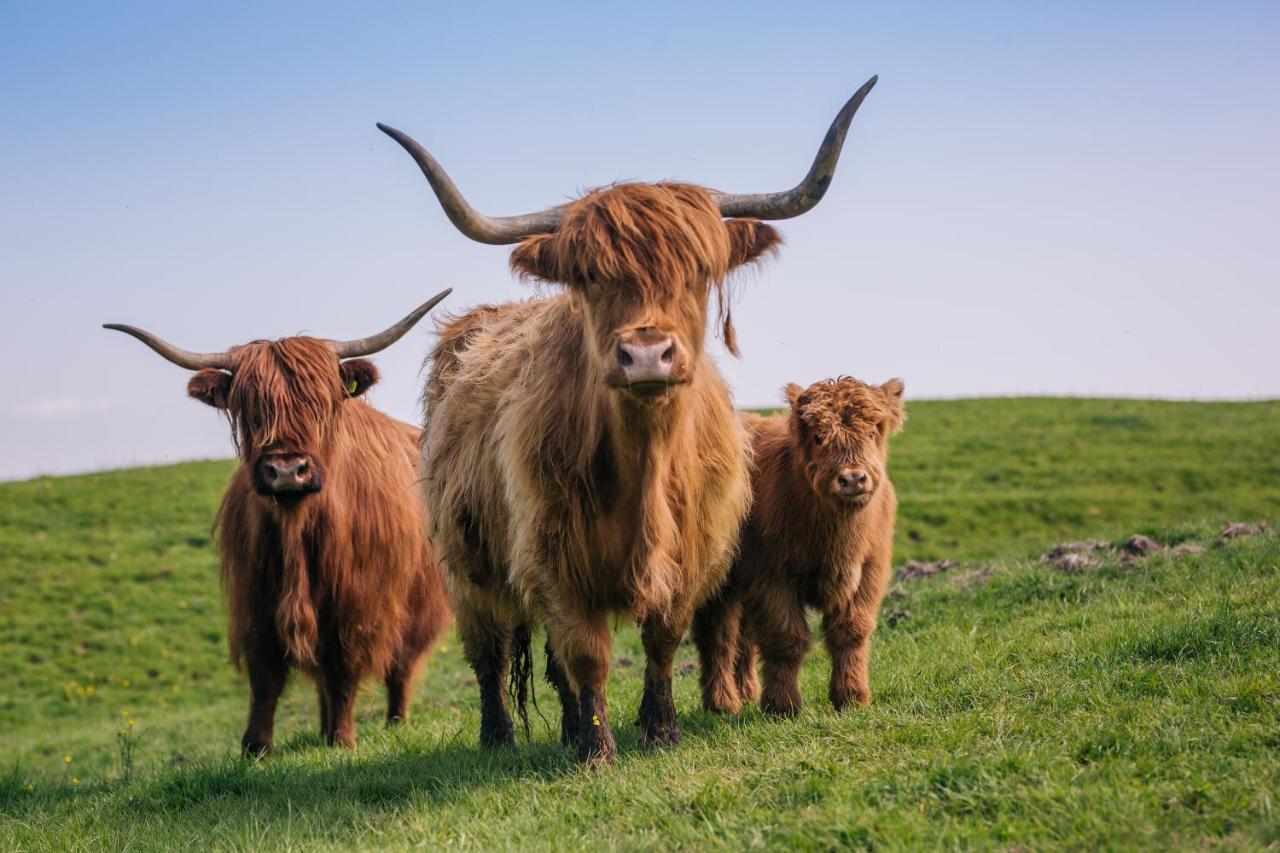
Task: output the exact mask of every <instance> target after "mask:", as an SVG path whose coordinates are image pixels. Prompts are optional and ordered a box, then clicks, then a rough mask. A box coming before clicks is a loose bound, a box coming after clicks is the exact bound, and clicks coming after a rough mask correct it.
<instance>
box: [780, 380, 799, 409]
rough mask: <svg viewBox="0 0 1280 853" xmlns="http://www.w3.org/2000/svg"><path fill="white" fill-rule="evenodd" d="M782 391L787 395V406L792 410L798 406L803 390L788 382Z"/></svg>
mask: <svg viewBox="0 0 1280 853" xmlns="http://www.w3.org/2000/svg"><path fill="white" fill-rule="evenodd" d="M782 391H783V393H784V394H786V395H787V405H788V406H790V407H791V408H793V409H794V408H795V407H796V406H797V405H799V404H800V395H801V394H803V393H804V389H803V388H801V387H800V386H799V385H797V384H796V383H794V382H789V383H787V387H786V388H783V389H782Z"/></svg>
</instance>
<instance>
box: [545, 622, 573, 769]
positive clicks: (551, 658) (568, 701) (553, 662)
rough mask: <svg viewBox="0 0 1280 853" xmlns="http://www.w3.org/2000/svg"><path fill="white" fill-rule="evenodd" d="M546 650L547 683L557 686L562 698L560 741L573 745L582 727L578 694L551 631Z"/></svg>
mask: <svg viewBox="0 0 1280 853" xmlns="http://www.w3.org/2000/svg"><path fill="white" fill-rule="evenodd" d="M546 652H547V674H546V679H547V683H548V684H550V685H551V686H552V687H554V688H555V691H556V696H557V697H559V699H560V742H561V743H562V744H564V745H565V746H573V745H574V744H576V743H577V742H578V729H579V728H580V727H581V720H580V718H579V716H578V694H577V693H575V692H574V690H573V685H571V684H570V683H569V674H568V673H567V672H565V669H564V666H563V665H562V664H561V663H560V660H559V658H557V657H556V653H555V649H554V648H552V646H551V636H550V633H548V635H547V645H546Z"/></svg>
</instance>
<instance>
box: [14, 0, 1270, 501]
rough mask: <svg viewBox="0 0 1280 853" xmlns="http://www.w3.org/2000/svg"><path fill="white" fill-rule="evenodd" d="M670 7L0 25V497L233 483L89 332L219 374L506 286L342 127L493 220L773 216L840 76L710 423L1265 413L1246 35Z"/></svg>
mask: <svg viewBox="0 0 1280 853" xmlns="http://www.w3.org/2000/svg"><path fill="white" fill-rule="evenodd" d="M547 5H554V7H555V8H554V9H551V10H548V9H547V8H545V7H546V6H547ZM690 5H691V4H679V3H672V4H665V3H647V4H631V5H628V6H621V5H620V4H598V3H591V4H587V3H583V4H537V5H535V4H519V5H513V6H511V7H503V6H501V5H494V4H480V3H470V4H430V5H428V4H403V5H378V4H362V5H361V6H360V7H356V6H354V5H353V6H349V7H332V8H330V7H327V6H322V5H319V4H305V5H304V4H297V5H293V6H285V5H273V7H272V8H271V9H269V10H263V9H258V8H254V7H253V6H250V5H248V4H245V5H232V4H219V5H218V6H217V7H213V6H206V7H203V8H200V7H197V6H195V5H194V4H144V3H131V4H127V5H121V6H118V7H116V8H108V4H84V5H77V4H71V3H67V4H60V5H59V4H37V3H7V4H5V5H4V6H3V8H2V9H0V181H2V184H3V187H4V191H3V193H0V283H2V291H0V293H2V295H0V316H3V317H4V318H5V321H6V322H5V323H4V326H5V334H4V336H3V343H0V355H3V357H4V363H5V364H7V365H10V367H11V368H15V367H16V370H12V372H11V374H10V381H9V382H8V383H7V385H8V393H7V394H6V395H5V400H4V402H3V404H0V439H2V440H0V477H19V476H28V475H31V474H34V473H40V472H58V471H69V470H85V469H91V468H98V467H107V466H118V465H128V464H137V463H144V462H163V461H169V460H174V459H183V458H195V457H208V456H221V455H228V454H229V453H230V447H231V446H230V439H229V436H228V434H227V429H226V425H225V423H224V422H223V421H222V420H221V419H220V418H219V417H218V416H217V415H216V414H215V413H214V412H212V411H211V410H209V409H207V408H205V407H203V406H201V405H200V404H198V403H196V402H194V401H190V400H188V399H186V397H185V395H184V388H185V382H186V375H185V373H184V372H183V371H181V370H180V369H178V368H176V367H173V366H171V365H169V364H167V363H164V362H163V361H161V360H160V359H158V358H157V357H156V356H154V355H153V354H152V353H150V352H149V351H147V350H146V349H144V348H143V347H142V346H141V345H139V344H138V343H136V342H135V341H132V340H130V339H128V338H125V337H124V336H121V335H117V334H114V333H110V332H106V331H102V330H101V329H100V328H99V326H100V324H101V323H103V322H108V321H117V322H129V323H135V324H138V325H142V326H145V327H147V328H150V329H152V330H153V331H155V332H157V333H158V334H160V335H162V336H164V337H168V338H170V339H172V340H174V341H176V342H178V343H180V344H182V345H184V346H187V347H189V348H192V349H213V348H224V347H227V346H230V345H231V344H235V343H240V342H243V341H247V340H250V339H253V338H259V337H276V336H281V335H286V334H293V333H298V332H303V331H306V332H311V333H315V334H318V335H322V336H334V337H338V336H341V337H350V336H356V335H360V334H366V333H368V332H369V331H371V330H373V329H376V328H380V327H382V326H384V325H386V324H387V323H389V322H390V321H392V320H394V319H396V318H398V317H399V316H401V315H402V314H404V313H405V312H406V311H407V310H408V309H409V308H411V307H413V306H414V305H416V304H417V303H418V302H420V301H422V300H423V299H425V298H426V297H427V296H429V295H431V294H432V293H434V292H436V291H437V290H439V289H441V288H443V287H446V286H451V287H453V288H454V295H453V297H451V299H450V301H449V303H448V304H449V306H450V307H451V308H453V309H455V310H456V309H460V308H462V307H465V306H467V305H470V304H474V303H479V302H488V301H495V300H505V299H513V298H520V297H522V296H525V295H528V293H529V288H528V286H526V285H523V284H520V283H519V282H517V281H515V280H514V279H513V278H512V277H511V276H510V274H509V273H508V272H507V266H506V260H507V250H504V249H502V248H499V247H490V246H482V245H480V244H477V243H473V242H471V241H469V240H467V239H465V238H463V237H462V236H461V235H459V234H458V233H457V232H456V231H454V229H453V228H452V226H450V225H449V223H448V221H447V220H446V219H445V218H444V216H443V214H442V213H441V212H440V209H439V206H438V205H437V204H436V202H435V201H434V199H433V197H432V196H430V194H429V192H428V191H427V188H426V185H425V182H424V181H423V180H422V178H421V177H420V175H419V174H418V173H417V172H416V170H415V169H414V167H413V165H412V163H411V162H410V160H409V159H408V158H407V157H406V156H405V155H404V153H403V152H402V151H400V150H399V148H398V147H397V146H395V145H394V144H393V143H392V142H391V141H390V140H388V139H386V138H385V137H383V136H382V135H381V134H380V133H378V132H377V130H376V129H375V128H374V123H375V122H376V121H386V122H389V123H391V124H394V125H396V126H398V127H401V128H403V129H404V130H406V131H408V132H409V133H411V134H413V135H414V136H415V137H417V138H418V139H419V140H420V141H421V142H422V143H423V144H424V145H426V146H427V147H428V148H429V149H430V150H431V151H432V152H433V153H434V154H435V155H436V156H437V157H439V158H440V160H441V161H442V162H443V163H444V164H445V166H446V168H448V169H449V170H450V172H451V173H452V175H453V177H454V178H455V180H457V182H458V183H459V185H460V186H461V187H462V189H463V191H464V192H465V193H466V194H467V195H468V196H469V197H470V198H471V199H472V201H473V202H474V203H475V204H476V205H477V206H478V207H479V208H480V209H481V210H484V211H486V212H489V213H495V214H502V213H515V212H523V211H525V210H528V209H533V208H538V207H543V206H546V205H548V204H552V203H557V202H559V201H562V200H564V199H566V198H569V197H572V196H573V195H575V194H576V193H578V192H580V191H581V190H583V189H585V188H588V187H591V186H595V185H599V184H603V183H608V182H610V181H614V180H618V179H640V180H656V179H662V178H681V179H686V180H692V181H696V182H699V183H704V184H707V185H710V186H714V187H717V188H721V189H726V190H731V191H743V192H751V191H760V190H773V189H782V188H785V187H788V186H790V185H792V184H793V183H794V182H795V181H796V180H798V179H799V177H800V176H801V175H802V174H803V173H804V171H805V169H806V168H807V167H808V163H809V160H810V158H811V157H812V156H813V153H814V151H815V149H816V146H817V143H818V141H819V140H820V138H821V136H822V134H823V132H824V131H825V128H826V126H827V124H828V123H829V121H830V120H831V117H832V116H833V115H834V113H835V111H836V110H837V109H838V108H839V106H840V105H841V104H842V103H843V101H844V100H845V99H846V98H847V97H848V96H849V94H850V93H852V92H853V90H854V89H855V88H857V86H858V85H860V84H861V83H862V82H863V81H864V80H865V79H866V78H867V77H869V76H870V75H871V74H873V73H878V74H879V75H880V78H881V81H880V85H879V86H878V87H877V88H876V90H875V91H874V92H873V93H872V95H871V96H870V97H869V98H868V100H867V102H866V104H865V105H864V107H863V109H862V111H861V112H860V113H859V116H858V118H857V119H856V120H855V122H854V127H853V130H852V132H851V135H850V138H849V143H848V144H847V146H846V149H845V154H844V157H843V160H842V162H841V165H840V168H839V170H838V171H837V173H836V177H835V181H834V182H833V185H832V189H831V191H830V193H829V194H828V196H827V198H826V199H825V200H824V201H823V203H822V204H821V205H820V206H819V207H818V208H817V209H816V210H814V211H813V212H812V213H810V214H808V215H807V216H805V217H803V218H801V219H797V220H792V221H789V222H785V223H781V224H780V227H781V230H782V231H783V233H784V235H785V237H786V239H787V245H786V246H785V247H784V249H783V251H782V253H781V254H780V256H779V257H778V258H777V259H776V260H775V261H773V262H771V263H770V264H768V265H767V266H765V267H764V268H763V269H761V270H759V271H758V272H753V273H751V274H749V275H746V276H743V277H742V278H741V279H740V281H739V286H738V288H737V294H738V295H737V302H736V305H735V317H736V319H737V323H738V331H739V339H740V342H741V346H742V350H743V353H744V357H743V358H742V359H741V360H734V359H731V358H729V357H727V356H725V357H723V358H722V359H721V364H722V366H723V368H724V370H725V372H726V374H727V375H728V377H729V378H730V381H731V382H732V384H733V386H734V388H735V390H736V394H737V398H738V400H739V402H740V403H741V404H743V405H759V404H767V403H770V402H773V401H775V400H776V399H778V394H779V391H778V389H779V388H780V387H781V386H782V385H783V384H785V383H786V382H790V381H796V382H801V383H807V382H810V381H813V380H815V379H818V378H822V377H825V376H830V375H835V374H840V373H850V374H853V375H856V376H859V377H862V378H865V379H868V380H874V381H881V380H883V379H885V378H887V377H889V376H894V375H898V376H902V377H904V378H905V380H906V383H907V389H908V395H909V396H914V397H917V398H920V397H940V396H973V395H988V394H1041V393H1045V394H1088V395H1127V396H1132V395H1137V396H1167V397H1180V398H1181V397H1214V398H1219V397H1225V398H1238V397H1259V396H1267V397H1270V396H1277V395H1280V371H1277V370H1276V368H1275V365H1276V364H1277V363H1280V335H1277V333H1276V318H1277V317H1278V316H1280V241H1277V239H1276V236H1275V233H1276V226H1277V223H1278V222H1280V51H1277V50H1276V49H1275V45H1276V44H1277V43H1280V6H1278V5H1277V4H1275V3H1232V4H1213V5H1210V4H1190V3H1149V4H1148V3H1137V2H1134V3H1127V4H1102V3H1098V4H1090V3H1077V4H1047V3H1045V4H1028V3H1007V4H1005V3H1000V4H968V5H961V4H941V3H940V4H936V5H931V4H874V5H872V4H865V5H864V4H853V3H831V4H821V3H814V4H804V3H792V4H777V3H767V4H764V3H761V4H753V3H733V4H723V5H720V4H717V5H707V4H697V5H696V6H695V7H693V8H690ZM615 7H616V8H615ZM429 342H430V337H429V333H428V332H427V331H426V329H425V327H424V330H421V331H418V332H415V333H414V334H413V335H411V336H410V337H408V338H406V339H405V340H404V341H402V342H401V343H400V344H398V345H397V346H396V347H394V348H393V349H391V350H389V351H387V352H386V353H384V354H383V355H381V356H380V357H379V358H378V362H379V364H380V366H381V367H382V371H383V376H384V380H383V384H382V385H381V386H379V387H378V388H377V389H375V390H374V392H373V396H372V399H373V400H374V401H375V402H376V403H377V404H378V405H380V406H381V407H383V408H385V409H387V410H388V411H391V412H393V413H394V414H396V415H398V416H400V417H403V418H405V419H408V420H414V419H415V418H416V397H417V392H418V386H419V383H420V377H419V373H418V369H419V364H420V362H421V359H422V356H423V354H424V352H425V351H426V349H427V347H428V345H429Z"/></svg>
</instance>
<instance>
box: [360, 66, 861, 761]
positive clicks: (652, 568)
mask: <svg viewBox="0 0 1280 853" xmlns="http://www.w3.org/2000/svg"><path fill="white" fill-rule="evenodd" d="M874 82H875V81H874V79H873V80H872V81H870V82H868V83H867V85H865V86H863V87H862V89H861V90H859V92H858V93H857V94H856V95H855V96H854V97H853V98H852V99H851V100H850V101H849V102H848V104H846V105H845V107H844V109H842V110H841V112H840V114H839V115H838V116H837V117H836V120H835V122H834V123H833V124H832V126H831V129H830V130H829V131H828V134H827V137H826V139H825V140H824V141H823V144H822V148H821V149H820V151H819V154H818V157H817V159H816V160H815V162H814V165H813V167H812V168H811V169H810V172H809V175H808V176H807V177H806V179H805V181H804V182H803V183H802V184H801V185H799V186H798V187H796V188H795V189H793V190H790V191H788V192H784V193H776V194H766V195H749V196H743V195H728V194H722V193H717V192H714V191H712V190H708V189H704V188H702V187H698V186H693V185H689V184H678V183H662V184H619V185H615V186H612V187H609V188H606V189H602V190H597V191H594V192H591V193H589V194H587V195H586V196H584V197H583V198H580V199H578V200H577V201H574V202H572V203H570V204H568V205H566V206H563V207H559V208H553V209H551V210H546V211H542V212H539V213H534V214H528V215H525V216H515V217H504V218H492V217H487V216H483V215H481V214H479V213H477V212H476V211H475V210H473V209H472V208H471V207H470V205H468V204H467V202H466V200H465V199H464V198H463V197H462V195H461V194H460V193H459V192H458V190H457V188H456V187H455V186H454V184H453V182H452V181H451V180H450V179H449V177H448V176H447V175H446V174H445V173H444V171H443V170H442V169H441V168H440V166H439V164H438V163H437V162H436V161H435V160H434V158H432V156H431V155H430V154H428V153H427V152H426V151H425V150H424V149H423V148H422V147H421V146H420V145H418V144H417V143H416V142H414V141H413V140H412V139H410V138H409V137H408V136H406V135H404V134H403V133H401V132H399V131H397V130H394V129H391V128H387V127H384V126H381V125H380V127H382V129H383V130H384V131H385V132H386V133H388V134H389V135H390V136H392V137H393V138H394V139H395V140H396V141H397V142H399V143H400V145H402V146H403V147H404V148H405V150H407V151H408V152H409V153H410V154H411V155H412V156H413V158H414V160H415V161H416V162H417V164H418V166H419V167H420V168H421V169H422V171H423V173H424V174H425V175H426V177H427V179H428V181H429V182H430V184H431V186H432V188H433V190H434V191H435V193H436V195H437V197H438V198H439V199H440V202H441V204H442V206H443V207H444V209H445V212H446V213H447V214H448V216H449V218H450V219H451V220H452V222H453V223H454V225H455V226H457V227H458V229H459V230H461V231H462V232H463V233H464V234H466V235H467V236H468V237H471V238H472V239H475V240H478V241H481V242H485V243H495V244H501V243H519V246H517V248H516V249H515V250H514V252H513V253H512V255H511V265H512V267H513V268H514V269H515V270H516V271H517V272H518V273H520V274H521V275H523V276H526V277H528V278H531V279H536V280H538V281H543V282H551V283H557V284H560V285H563V287H564V289H563V290H562V291H560V292H559V293H558V294H555V295H553V296H551V297H549V298H546V299H536V300H531V301H528V302H521V303H509V304H505V305H500V306H486V307H482V308H477V309H475V310H473V311H471V312H469V313H467V314H465V315H463V316H462V317H459V318H456V319H454V320H452V321H451V322H449V323H447V324H445V326H444V327H443V329H442V330H441V338H440V342H439V344H438V346H437V348H436V350H435V353H434V355H433V361H432V368H431V374H430V377H429V379H428V382H427V390H426V394H425V395H424V397H425V402H426V424H427V425H426V429H425V434H424V438H423V456H422V461H423V466H424V468H423V470H424V486H423V488H424V493H425V495H426V499H427V505H428V507H429V509H430V513H431V518H432V520H433V522H434V524H435V526H434V528H433V534H432V541H433V542H434V543H435V544H436V546H437V547H438V548H439V549H440V554H441V557H442V559H443V561H444V564H445V569H446V573H447V576H448V579H449V584H450V593H451V598H452V600H453V603H454V607H455V609H456V610H457V614H458V624H459V630H460V633H461V635H462V640H463V645H464V647H465V652H466V656H467V660H468V661H469V662H470V663H471V666H472V667H473V668H474V670H475V673H476V678H477V680H478V682H479V687H480V703H481V723H480V741H481V743H482V744H485V745H498V744H510V743H513V742H514V732H513V727H512V722H511V717H510V713H509V711H508V708H507V701H506V695H505V693H504V686H505V684H506V681H507V677H508V671H509V669H510V668H511V666H512V662H513V661H512V658H513V652H514V655H515V664H516V679H515V680H516V681H517V682H518V683H523V679H524V678H526V677H527V676H528V673H529V670H530V664H529V659H528V644H529V633H530V630H531V629H532V628H533V626H534V625H535V624H542V625H544V626H545V627H546V630H547V638H548V639H547V649H548V659H547V680H548V681H550V682H551V683H552V684H553V685H554V686H555V688H556V690H557V693H558V695H559V698H560V701H561V708H562V714H561V738H562V740H563V742H564V743H566V744H576V745H577V751H578V757H579V759H580V760H581V761H584V762H589V763H596V762H607V761H610V760H612V759H613V757H614V754H615V751H616V747H615V743H614V738H613V733H612V731H611V729H610V727H609V716H608V713H607V709H606V704H605V681H606V678H607V676H608V673H609V665H610V662H611V660H612V653H611V642H612V638H611V633H610V624H609V623H610V616H611V615H612V614H615V613H619V612H621V613H626V614H628V615H630V616H631V617H633V618H634V619H635V620H636V621H637V622H638V624H639V625H640V627H641V633H642V636H643V641H644V648H645V653H646V657H647V665H646V667H645V677H644V695H643V698H642V700H641V703H640V710H639V715H638V719H637V722H638V724H639V726H640V729H641V734H642V743H643V745H644V746H645V747H656V746H661V745H665V744H670V743H675V742H677V741H678V740H679V739H680V730H679V727H678V725H677V722H676V714H675V705H674V703H673V701H672V695H671V674H672V659H673V656H674V654H675V650H676V647H677V645H678V644H679V642H680V638H681V637H682V635H683V634H684V633H685V631H686V630H687V629H688V627H689V624H690V622H691V620H692V616H693V612H694V609H695V608H696V607H697V605H698V604H699V603H700V602H701V601H702V600H703V599H705V598H706V597H707V596H708V595H709V594H711V593H712V591H714V590H715V589H716V588H717V587H719V586H720V584H721V582H722V581H723V579H724V577H725V574H726V572H727V571H728V568H729V563H730V560H731V559H732V555H733V550H734V545H735V542H736V540H737V536H738V530H739V527H740V525H741V522H742V519H743V517H744V516H745V514H746V511H747V506H748V503H749V499H750V491H749V474H748V459H749V447H748V444H747V441H746V436H745V434H744V432H743V429H742V427H741V425H740V424H739V422H738V421H737V418H736V416H735V414H734V410H733V406H732V403H731V401H730V397H729V391H728V389H727V388H726V386H725V383H724V381H723V379H722V378H721V376H720V373H719V371H718V370H717V369H716V366H715V364H714V363H713V362H712V361H711V359H710V358H709V357H708V355H707V353H706V351H705V342H706V326H707V323H708V321H709V307H708V305H709V300H710V298H711V296H712V295H713V294H714V295H716V296H717V298H718V299H719V302H720V306H721V308H720V315H721V316H720V321H721V325H722V328H723V330H724V337H725V342H726V344H727V345H728V347H729V349H730V350H734V349H735V346H734V340H733V328H732V324H731V322H730V320H729V316H728V310H727V309H726V308H725V307H724V306H725V305H726V302H725V295H724V293H723V289H724V287H725V283H724V282H725V278H726V276H727V275H728V274H729V273H730V271H732V270H733V269H735V268H737V267H740V266H742V265H744V264H748V263H750V262H752V261H754V260H756V259H758V258H759V257H761V255H763V254H765V253H767V252H770V251H771V250H773V249H774V248H775V247H776V246H777V244H778V242H779V237H778V234H777V232H776V231H774V229H773V228H771V227H770V226H768V225H765V224H762V223H761V222H759V221H758V220H759V219H784V218H788V217H791V216H798V215H800V214H801V213H804V212H805V211H807V210H809V209H810V208H812V207H813V206H814V205H815V204H817V203H818V201H819V200H820V199H821V197H822V195H823V193H824V192H825V191H826V188H827V186H828V184H829V182H830V178H831V174H832V172H833V170H834V168H835V164H836V160H837V158H838V156H839V152H840V147H841V145H842V144H843V141H844V136H845V133H846V131H847V129H848V126H849V122H850V121H851V120H852V118H853V114H854V112H855V111H856V110H857V108H858V105H859V104H860V103H861V102H862V99H863V98H864V97H865V95H866V94H867V92H868V91H870V89H871V86H872V84H873V83H874ZM739 217H741V218H739ZM519 695H522V692H521V694H519ZM522 705H523V702H522V701H521V706H522ZM521 712H522V715H523V707H521Z"/></svg>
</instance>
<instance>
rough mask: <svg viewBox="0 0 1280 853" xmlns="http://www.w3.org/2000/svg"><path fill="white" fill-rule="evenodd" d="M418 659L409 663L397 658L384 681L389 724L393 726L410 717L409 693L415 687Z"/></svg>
mask: <svg viewBox="0 0 1280 853" xmlns="http://www.w3.org/2000/svg"><path fill="white" fill-rule="evenodd" d="M417 663H418V662H417V660H413V661H410V662H408V663H406V662H404V661H401V660H397V661H395V662H394V663H392V665H391V668H390V669H389V670H387V677H386V678H385V679H384V683H385V684H386V686H387V725H389V726H393V725H396V724H397V723H400V722H403V721H404V720H407V719H408V718H409V694H410V693H411V692H412V689H413V675H414V671H415V670H416V669H417Z"/></svg>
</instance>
